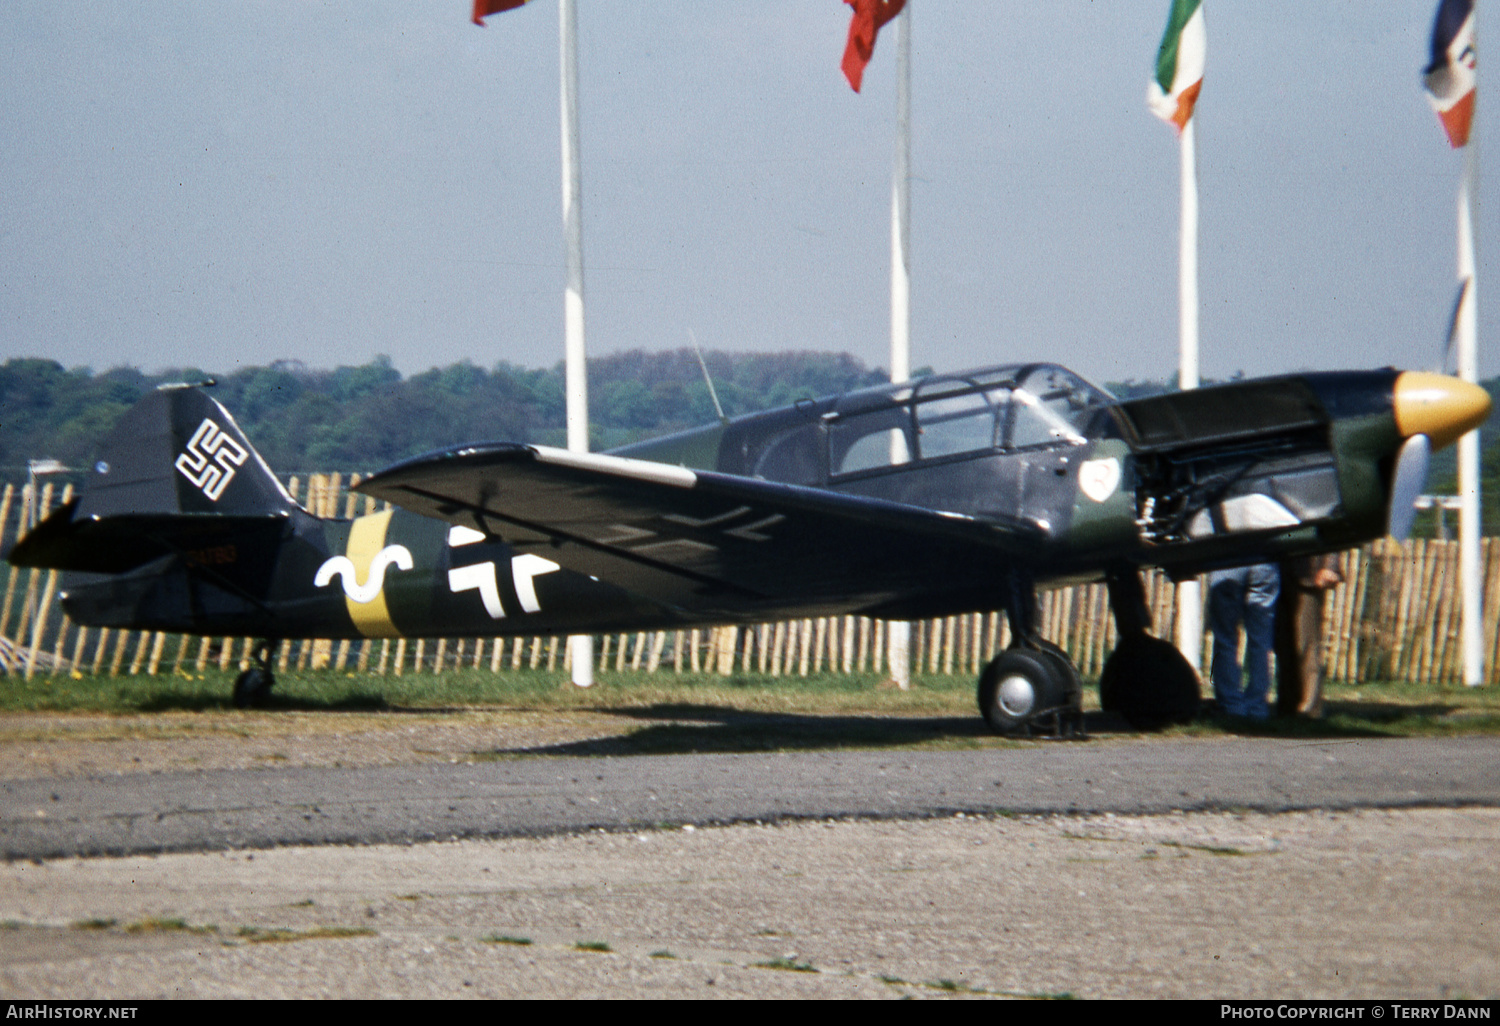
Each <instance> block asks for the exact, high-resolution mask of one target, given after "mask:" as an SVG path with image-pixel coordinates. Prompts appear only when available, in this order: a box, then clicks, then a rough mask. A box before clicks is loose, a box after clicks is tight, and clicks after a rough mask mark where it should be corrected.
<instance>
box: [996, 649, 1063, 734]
mask: <svg viewBox="0 0 1500 1026" xmlns="http://www.w3.org/2000/svg"><path fill="white" fill-rule="evenodd" d="M1080 690H1081V689H1080V687H1079V685H1078V675H1077V671H1075V670H1074V669H1073V666H1072V663H1070V662H1069V661H1068V659H1067V657H1066V656H1064V655H1062V654H1061V653H1059V652H1054V651H1037V650H1033V649H1029V648H1012V649H1008V650H1006V651H1004V652H1002V653H1000V654H999V655H998V656H996V657H995V658H994V659H993V660H992V661H991V662H990V664H989V665H988V666H986V667H985V668H984V673H983V674H981V675H980V677H979V712H980V713H981V714H982V715H983V716H984V720H985V722H986V723H988V724H989V725H990V726H991V727H992V728H993V729H995V730H997V731H999V732H1001V733H1002V734H1014V733H1019V732H1021V731H1025V730H1028V729H1029V728H1030V726H1031V725H1032V724H1033V723H1036V722H1037V721H1039V720H1041V719H1042V718H1044V717H1046V716H1048V715H1052V716H1054V717H1055V721H1054V730H1055V732H1056V733H1058V734H1064V733H1069V732H1071V730H1072V729H1074V728H1076V727H1077V725H1078V724H1077V720H1078V708H1079V701H1078V699H1079V693H1080Z"/></svg>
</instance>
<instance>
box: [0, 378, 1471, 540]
mask: <svg viewBox="0 0 1500 1026" xmlns="http://www.w3.org/2000/svg"><path fill="white" fill-rule="evenodd" d="M703 358H704V362H705V363H706V364H707V365H708V370H709V375H710V376H711V377H712V379H713V382H714V388H715V390H716V391H717V393H718V398H719V402H720V403H721V404H722V406H723V408H724V413H725V414H726V415H727V416H730V417H733V416H737V415H739V414H743V413H751V412H754V411H756V410H764V409H772V408H775V407H777V406H785V405H787V404H789V403H792V402H795V401H796V400H798V399H802V398H814V397H817V396H824V395H830V394H833V393H837V392H844V391H848V390H850V389H856V388H864V387H867V386H871V385H878V384H881V383H883V382H885V381H886V380H888V376H887V373H886V371H885V370H883V369H881V368H871V367H867V366H865V364H864V363H863V362H862V361H860V360H858V359H856V358H855V357H853V356H850V355H848V354H847V353H823V352H783V353H728V352H718V351H711V352H706V353H704V354H703ZM927 372H928V371H926V370H925V369H924V370H919V371H918V372H917V374H918V375H920V374H922V373H927ZM209 379H216V380H217V384H216V385H215V386H214V387H213V388H212V389H211V391H210V394H211V395H213V396H214V397H215V398H216V399H218V400H219V401H220V402H221V403H223V404H224V405H225V406H226V407H228V409H229V411H230V412H231V413H233V414H234V416H235V418H236V419H237V420H238V421H239V423H240V426H241V427H242V428H243V429H244V430H245V434H246V435H248V436H249V438H250V440H251V442H253V443H254V444H255V446H256V448H258V449H259V450H260V452H261V454H262V455H263V456H264V457H265V458H266V461H267V462H268V463H269V464H270V465H271V467H272V468H273V469H275V470H277V471H279V472H282V473H292V472H307V471H316V470H343V471H358V472H361V473H368V472H371V471H374V470H378V469H380V468H381V467H384V466H388V465H389V464H391V463H394V462H396V461H397V460H401V459H405V458H407V457H410V456H416V455H418V454H420V453H424V452H429V451H431V450H434V449H440V448H443V447H446V446H450V445H456V444H458V443H461V442H471V441H478V440H504V441H517V442H537V443H542V444H552V445H561V444H563V443H564V438H565V427H564V402H563V368H562V364H561V363H559V364H557V365H556V366H554V367H551V368H545V369H531V368H526V367H519V366H516V365H514V364H510V363H505V362H501V363H498V364H496V365H495V366H494V367H493V368H491V369H489V370H486V369H485V368H483V367H479V366H477V365H475V364H473V363H471V362H468V361H464V362H461V363H454V364H449V365H448V366H446V367H434V368H432V369H431V370H428V371H424V372H422V373H421V374H414V375H411V376H410V377H403V376H402V375H401V373H400V372H399V371H397V370H396V369H395V368H394V367H392V366H391V361H390V359H389V358H388V357H385V356H378V357H376V358H375V359H373V360H371V361H370V362H369V363H366V364H364V365H362V366H358V367H337V368H334V369H333V370H320V369H314V368H310V367H308V366H306V365H304V364H303V363H302V362H301V361H298V360H278V361H276V362H275V363H272V364H271V365H270V366H267V367H244V368H241V369H239V370H237V371H235V372H234V373H233V374H228V375H218V374H211V373H208V372H205V371H203V370H201V369H199V368H195V367H188V368H178V369H171V370H165V371H161V372H160V373H156V374H146V373H144V372H143V371H140V370H137V369H135V368H133V367H116V368H113V369H111V370H107V371H104V372H102V373H96V372H95V371H93V370H92V369H90V368H88V367H75V368H72V369H67V368H64V367H63V366H62V364H60V363H58V362H57V361H55V360H47V359H40V358H23V359H12V360H9V361H7V362H6V363H5V364H3V365H0V471H3V476H4V477H5V478H6V479H8V480H11V481H16V480H20V479H21V478H23V477H24V475H25V468H26V464H27V461H28V460H30V459H37V458H43V457H51V458H54V459H57V460H60V461H61V462H62V463H64V464H66V465H68V466H72V467H79V466H87V465H88V463H89V461H91V460H92V459H93V456H94V452H95V450H96V447H97V446H98V444H99V441H100V439H102V438H103V436H104V435H105V434H106V433H108V432H109V430H110V429H111V428H112V427H113V426H114V424H115V421H116V420H118V419H119V417H120V415H121V414H123V413H124V412H125V411H126V410H127V409H129V408H130V407H131V406H132V405H133V404H134V403H135V402H136V401H137V400H138V399H139V398H140V397H141V396H142V395H144V394H145V393H146V392H148V391H150V390H152V389H154V388H156V387H157V386H158V385H160V384H163V383H166V382H176V381H188V382H196V381H206V380H209ZM1105 387H1106V388H1108V389H1109V390H1110V391H1111V392H1113V393H1114V394H1115V395H1117V396H1119V397H1120V398H1136V397H1140V396H1145V395H1153V394H1157V393H1160V392H1165V391H1168V390H1170V389H1171V388H1173V387H1175V385H1174V382H1173V381H1170V380H1168V381H1150V380H1147V381H1137V380H1130V381H1124V382H1109V383H1106V384H1105ZM1485 387H1486V388H1488V389H1489V391H1490V394H1491V395H1495V394H1496V393H1497V392H1500V378H1496V379H1493V380H1491V381H1488V382H1485ZM716 416H717V413H716V411H715V409H714V403H713V398H712V397H711V396H710V394H709V390H708V386H707V385H706V384H705V383H704V380H703V372H702V370H701V369H700V367H699V365H698V358H697V355H696V354H695V353H694V352H693V351H692V350H691V349H678V350H672V351H668V352H659V353H648V352H642V351H638V350H637V351H632V352H626V353H617V354H615V355H612V356H603V357H596V358H594V359H591V360H589V420H590V432H591V444H592V447H593V448H594V449H596V450H598V449H608V448H612V447H614V446H617V445H624V444H625V443H627V442H633V441H636V440H638V439H641V438H647V437H650V436H653V435H659V434H665V433H668V432H671V431H678V430H683V429H685V428H689V427H694V426H697V425H699V424H705V423H709V422H711V421H713V420H714V419H715V417H716ZM1491 423H1492V424H1493V423H1494V418H1492V419H1491ZM1484 442H1485V443H1486V444H1485V446H1484V449H1483V457H1482V459H1483V476H1484V492H1485V494H1484V512H1485V524H1486V533H1490V534H1496V533H1500V433H1496V432H1494V431H1487V432H1486V435H1485V437H1484ZM1454 466H1455V464H1454V459H1453V450H1452V449H1448V450H1445V451H1444V452H1442V453H1440V454H1438V456H1437V457H1436V458H1435V459H1434V464H1433V471H1432V475H1431V480H1430V481H1429V490H1431V491H1433V492H1440V493H1441V492H1447V493H1451V492H1452V491H1453V490H1454V488H1455V477H1456V473H1455V470H1454ZM1452 519H1453V518H1452V517H1451V516H1450V517H1449V521H1450V523H1451V522H1452ZM1435 521H1436V518H1435V517H1434V516H1433V515H1431V514H1428V515H1426V516H1425V517H1424V518H1423V519H1422V520H1420V521H1419V529H1422V528H1425V531H1430V530H1432V528H1433V525H1434V524H1435ZM1425 531H1424V533H1425Z"/></svg>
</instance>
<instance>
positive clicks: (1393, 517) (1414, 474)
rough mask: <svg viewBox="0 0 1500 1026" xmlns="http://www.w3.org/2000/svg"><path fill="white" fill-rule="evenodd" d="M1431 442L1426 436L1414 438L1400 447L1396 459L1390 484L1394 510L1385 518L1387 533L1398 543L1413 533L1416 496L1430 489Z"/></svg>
mask: <svg viewBox="0 0 1500 1026" xmlns="http://www.w3.org/2000/svg"><path fill="white" fill-rule="evenodd" d="M1431 451H1432V443H1431V442H1430V441H1428V438H1427V436H1426V435H1412V436H1411V437H1410V438H1408V439H1407V440H1406V441H1405V442H1403V443H1402V444H1401V452H1400V453H1398V454H1397V456H1396V475H1395V479H1394V480H1393V481H1392V482H1391V510H1390V513H1389V514H1388V515H1387V517H1386V525H1385V533H1386V534H1388V535H1390V536H1391V537H1393V538H1395V539H1397V540H1398V541H1404V540H1406V538H1407V536H1409V535H1410V534H1411V525H1412V522H1413V521H1414V520H1416V519H1417V496H1419V495H1421V494H1422V492H1423V490H1424V489H1426V487H1427V463H1428V456H1429V455H1430V454H1431Z"/></svg>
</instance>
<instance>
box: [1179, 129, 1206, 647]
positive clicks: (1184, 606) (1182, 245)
mask: <svg viewBox="0 0 1500 1026" xmlns="http://www.w3.org/2000/svg"><path fill="white" fill-rule="evenodd" d="M1197 140H1198V118H1197V116H1196V115H1194V116H1192V117H1190V118H1188V120H1187V124H1185V125H1183V126H1182V131H1181V133H1179V135H1178V145H1179V147H1180V164H1181V170H1182V187H1181V191H1182V214H1181V222H1180V235H1179V237H1178V250H1177V257H1178V267H1177V336H1178V342H1177V387H1178V388H1181V389H1189V388H1197V387H1198V142H1197ZM1177 648H1178V650H1179V651H1180V652H1181V653H1182V654H1183V657H1184V658H1186V659H1187V661H1188V664H1189V665H1191V666H1192V668H1193V669H1194V670H1196V671H1198V672H1200V673H1201V672H1202V669H1203V594H1202V589H1201V585H1200V584H1199V582H1198V579H1197V578H1194V579H1192V580H1190V581H1183V582H1181V583H1180V584H1178V585H1177Z"/></svg>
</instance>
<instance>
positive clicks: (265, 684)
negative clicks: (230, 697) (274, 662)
mask: <svg viewBox="0 0 1500 1026" xmlns="http://www.w3.org/2000/svg"><path fill="white" fill-rule="evenodd" d="M275 683H276V678H274V677H272V676H271V671H270V670H262V669H260V668H258V667H252V668H251V669H248V670H246V671H244V672H243V673H241V674H240V675H239V676H238V677H236V678H235V679H234V705H235V708H236V709H256V708H259V707H260V706H263V705H265V704H266V702H267V701H268V700H269V699H270V697H271V686H272V685H273V684H275Z"/></svg>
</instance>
